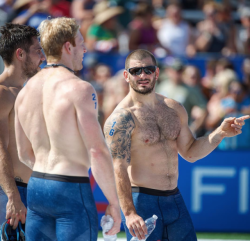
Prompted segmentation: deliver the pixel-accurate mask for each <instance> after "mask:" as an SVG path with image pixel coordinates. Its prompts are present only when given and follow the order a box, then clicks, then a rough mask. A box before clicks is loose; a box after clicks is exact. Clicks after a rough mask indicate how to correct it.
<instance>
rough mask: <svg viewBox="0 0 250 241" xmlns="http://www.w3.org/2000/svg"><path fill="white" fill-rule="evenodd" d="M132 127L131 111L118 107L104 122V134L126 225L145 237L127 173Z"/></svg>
mask: <svg viewBox="0 0 250 241" xmlns="http://www.w3.org/2000/svg"><path fill="white" fill-rule="evenodd" d="M134 128H135V123H134V120H133V117H132V115H131V113H130V112H129V111H127V110H125V109H120V110H117V111H115V112H114V113H113V114H112V115H111V116H110V117H109V119H108V120H107V122H106V123H105V127H104V134H105V137H106V141H107V143H108V146H109V149H110V152H111V155H112V157H113V162H114V169H115V177H116V186H117V191H118V197H119V200H120V206H121V209H122V211H123V213H124V216H125V217H126V225H127V227H128V229H129V231H130V233H131V235H133V236H137V237H140V238H145V236H144V234H146V233H147V231H146V230H147V229H146V227H145V223H144V221H143V219H142V218H141V217H140V216H138V215H137V213H136V210H135V207H134V204H133V199H132V192H131V183H130V180H129V176H128V173H127V168H128V166H129V163H130V159H131V154H130V147H131V135H132V132H133V130H134ZM133 230H134V232H133Z"/></svg>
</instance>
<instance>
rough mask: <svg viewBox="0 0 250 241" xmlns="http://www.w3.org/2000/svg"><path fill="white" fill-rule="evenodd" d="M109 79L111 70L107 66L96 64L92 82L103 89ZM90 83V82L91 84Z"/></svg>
mask: <svg viewBox="0 0 250 241" xmlns="http://www.w3.org/2000/svg"><path fill="white" fill-rule="evenodd" d="M110 78H111V69H110V67H109V66H108V65H105V64H98V65H97V66H96V67H95V70H94V82H96V83H98V84H99V85H102V86H103V87H105V85H106V83H107V81H108V80H109V79H110ZM91 83H92V82H91Z"/></svg>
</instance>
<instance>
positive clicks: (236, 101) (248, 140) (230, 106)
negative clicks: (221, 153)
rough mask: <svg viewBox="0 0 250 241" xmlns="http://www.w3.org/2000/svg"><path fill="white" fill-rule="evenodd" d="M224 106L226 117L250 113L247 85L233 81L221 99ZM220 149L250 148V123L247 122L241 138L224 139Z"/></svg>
mask: <svg viewBox="0 0 250 241" xmlns="http://www.w3.org/2000/svg"><path fill="white" fill-rule="evenodd" d="M221 104H222V107H223V109H224V111H225V112H226V114H225V117H228V116H235V117H238V116H241V115H242V114H244V115H249V114H250V97H249V95H248V94H247V86H246V85H245V84H243V83H240V82H238V81H233V82H231V84H230V86H229V94H228V96H227V97H225V98H223V99H222V100H221ZM218 148H219V149H222V150H227V149H236V148H237V149H246V148H248V149H249V148H250V124H249V123H246V125H245V126H244V131H243V132H242V135H241V137H240V138H237V137H233V139H230V140H229V139H228V138H227V139H224V140H223V141H222V142H221V143H220V144H219V146H218Z"/></svg>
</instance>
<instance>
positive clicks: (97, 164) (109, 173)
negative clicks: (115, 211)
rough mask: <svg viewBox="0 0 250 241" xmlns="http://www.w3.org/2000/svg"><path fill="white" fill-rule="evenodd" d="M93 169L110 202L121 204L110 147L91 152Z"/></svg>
mask: <svg viewBox="0 0 250 241" xmlns="http://www.w3.org/2000/svg"><path fill="white" fill-rule="evenodd" d="M91 171H92V174H93V176H94V178H95V180H96V182H97V183H98V185H99V187H100V188H101V190H102V192H103V193H104V195H105V197H106V198H107V199H108V201H109V203H110V204H111V205H119V201H118V197H117V192H116V185H115V176H114V168H113V164H112V159H111V155H110V153H109V151H108V149H107V150H104V151H98V150H95V151H92V152H91Z"/></svg>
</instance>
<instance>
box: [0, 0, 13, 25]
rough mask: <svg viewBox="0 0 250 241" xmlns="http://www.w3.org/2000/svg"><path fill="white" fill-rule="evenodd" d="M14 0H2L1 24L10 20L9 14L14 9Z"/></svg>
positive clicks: (0, 9) (0, 0)
mask: <svg viewBox="0 0 250 241" xmlns="http://www.w3.org/2000/svg"><path fill="white" fill-rule="evenodd" d="M13 3H14V1H13V0H0V26H2V25H4V24H5V23H6V22H8V15H9V14H11V13H12V11H13Z"/></svg>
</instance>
